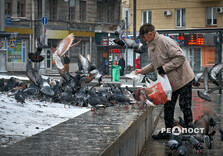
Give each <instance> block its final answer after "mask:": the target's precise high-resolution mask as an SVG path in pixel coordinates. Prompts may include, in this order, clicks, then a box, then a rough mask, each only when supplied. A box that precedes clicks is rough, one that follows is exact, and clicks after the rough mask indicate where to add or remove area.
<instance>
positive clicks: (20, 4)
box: [17, 0, 25, 17]
mask: <svg viewBox="0 0 223 156" xmlns="http://www.w3.org/2000/svg"><path fill="white" fill-rule="evenodd" d="M17 16H18V17H25V0H17Z"/></svg>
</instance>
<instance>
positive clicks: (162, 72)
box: [157, 66, 166, 75]
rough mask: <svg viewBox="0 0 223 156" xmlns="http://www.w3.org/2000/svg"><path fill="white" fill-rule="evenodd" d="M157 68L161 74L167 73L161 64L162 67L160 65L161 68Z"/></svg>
mask: <svg viewBox="0 0 223 156" xmlns="http://www.w3.org/2000/svg"><path fill="white" fill-rule="evenodd" d="M157 70H158V73H159V74H160V75H161V74H166V73H165V71H164V70H163V67H162V66H161V67H159V68H157Z"/></svg>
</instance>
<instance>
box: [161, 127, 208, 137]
mask: <svg viewBox="0 0 223 156" xmlns="http://www.w3.org/2000/svg"><path fill="white" fill-rule="evenodd" d="M165 131H166V133H172V134H173V135H180V134H181V133H190V134H194V133H196V134H197V133H202V134H203V133H204V128H180V127H179V126H174V127H173V128H162V129H161V133H163V132H165Z"/></svg>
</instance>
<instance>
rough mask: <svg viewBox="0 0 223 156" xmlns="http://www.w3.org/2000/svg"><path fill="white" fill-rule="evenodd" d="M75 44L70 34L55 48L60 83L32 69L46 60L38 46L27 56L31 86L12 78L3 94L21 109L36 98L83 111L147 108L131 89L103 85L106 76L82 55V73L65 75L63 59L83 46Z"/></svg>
mask: <svg viewBox="0 0 223 156" xmlns="http://www.w3.org/2000/svg"><path fill="white" fill-rule="evenodd" d="M73 40H74V36H73V34H70V35H68V36H67V37H65V38H64V39H63V40H61V41H60V42H59V44H58V45H57V47H56V48H52V54H53V58H54V60H55V64H56V66H57V68H58V71H59V74H60V76H61V79H60V80H56V79H52V78H49V77H47V76H44V75H40V74H39V71H38V70H35V69H34V68H33V66H32V64H33V63H38V62H41V61H43V60H44V58H43V57H42V56H41V55H40V54H41V50H42V48H43V46H42V45H39V46H38V47H37V49H36V51H35V53H29V54H28V57H29V59H28V60H27V64H26V75H27V77H28V78H29V80H30V83H28V82H26V81H21V80H18V79H16V78H14V77H11V78H10V79H9V80H8V81H7V82H6V81H5V80H4V79H1V80H0V91H1V92H7V93H8V95H9V96H14V97H15V99H16V101H17V102H19V103H21V104H22V105H24V103H25V100H26V99H29V100H32V99H34V98H35V99H39V100H41V101H50V102H58V103H63V104H68V105H71V104H73V105H77V106H81V107H87V106H91V107H92V109H93V110H95V109H97V108H106V107H111V106H114V105H115V104H118V106H128V105H129V104H133V103H137V105H138V106H139V105H140V107H141V106H144V103H142V102H141V103H140V102H136V99H139V98H136V97H135V91H134V90H131V89H130V88H128V87H126V88H121V87H120V85H119V84H116V85H114V84H109V83H104V82H103V81H102V78H103V76H102V75H101V73H100V72H99V71H98V69H97V68H96V66H95V65H94V64H92V63H91V61H90V58H89V57H87V58H85V57H84V56H82V55H81V54H80V53H79V54H78V67H79V70H78V71H76V72H75V75H72V74H70V73H69V72H64V70H63V68H64V66H63V63H62V61H61V57H62V56H63V55H64V54H65V53H66V51H67V50H68V49H69V48H70V47H72V46H75V45H77V44H78V43H79V42H80V41H78V42H77V43H75V44H72V42H73ZM93 79H94V80H96V81H97V82H98V83H96V85H95V86H92V87H90V85H88V84H89V83H90V82H91V81H92V80H93ZM99 86H103V87H99ZM96 88H97V89H96ZM145 98H146V97H145ZM64 107H65V105H64Z"/></svg>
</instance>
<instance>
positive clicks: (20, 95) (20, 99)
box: [15, 90, 26, 105]
mask: <svg viewBox="0 0 223 156" xmlns="http://www.w3.org/2000/svg"><path fill="white" fill-rule="evenodd" d="M25 98H26V97H25V94H24V93H23V92H22V91H20V90H18V92H17V93H16V94H15V99H16V101H17V102H20V103H21V104H22V105H23V104H24V103H25Z"/></svg>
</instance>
